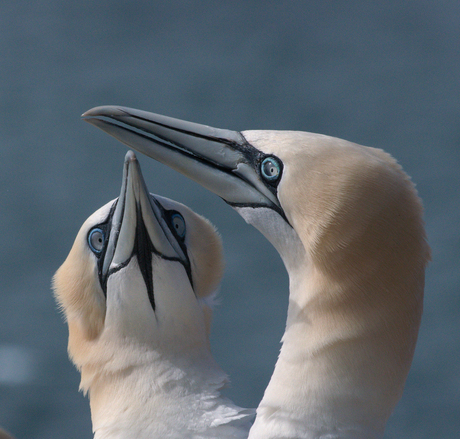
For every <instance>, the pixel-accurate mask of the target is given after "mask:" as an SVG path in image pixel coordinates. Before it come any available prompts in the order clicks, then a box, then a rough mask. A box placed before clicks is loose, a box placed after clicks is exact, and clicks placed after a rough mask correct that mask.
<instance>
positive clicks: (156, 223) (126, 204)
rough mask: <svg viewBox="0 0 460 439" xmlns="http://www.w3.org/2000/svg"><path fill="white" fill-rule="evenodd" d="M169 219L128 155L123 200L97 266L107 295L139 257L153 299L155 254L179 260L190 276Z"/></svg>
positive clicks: (131, 154)
mask: <svg viewBox="0 0 460 439" xmlns="http://www.w3.org/2000/svg"><path fill="white" fill-rule="evenodd" d="M167 215H168V213H167V212H166V211H165V209H164V208H163V207H162V205H161V204H160V203H159V202H158V201H157V200H156V198H155V197H154V196H153V195H152V194H149V192H148V189H147V186H146V185H145V182H144V178H143V176H142V172H141V168H140V166H139V162H138V161H137V158H136V155H135V154H134V152H132V151H128V153H127V154H126V157H125V162H124V169H123V183H122V187H121V192H120V197H119V198H118V200H117V202H116V203H115V204H114V206H113V207H112V211H111V213H110V215H109V221H108V224H107V227H106V233H107V237H106V238H105V245H104V249H103V252H102V253H101V255H100V259H99V264H98V266H99V276H100V282H101V286H102V288H103V290H104V292H105V289H106V284H107V279H108V277H109V276H110V275H111V274H112V273H114V272H116V271H118V270H120V269H121V268H123V267H125V266H126V265H127V264H128V263H129V261H130V260H131V258H132V257H133V256H134V255H137V256H138V258H137V259H138V263H139V267H140V270H141V272H142V275H143V277H144V281H145V283H146V286H147V290H148V292H149V295H150V293H151V294H152V297H153V286H152V273H151V272H152V264H151V261H152V253H156V254H158V255H160V256H161V257H163V258H166V259H170V260H178V261H179V262H181V263H182V264H183V265H184V267H185V269H186V271H187V273H188V274H189V277H190V276H191V275H190V262H189V259H188V257H187V252H186V250H185V247H184V246H183V245H181V244H180V243H179V241H178V240H177V239H176V237H175V236H174V234H173V232H172V231H171V229H170V228H169V226H168V221H167V219H168V218H167ZM93 230H94V229H93ZM97 230H100V229H97ZM90 234H91V231H90Z"/></svg>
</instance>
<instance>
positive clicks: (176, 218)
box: [171, 213, 185, 238]
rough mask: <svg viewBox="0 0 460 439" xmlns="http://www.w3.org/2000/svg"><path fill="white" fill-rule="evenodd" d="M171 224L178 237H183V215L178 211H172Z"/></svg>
mask: <svg viewBox="0 0 460 439" xmlns="http://www.w3.org/2000/svg"><path fill="white" fill-rule="evenodd" d="M171 224H172V226H173V227H174V230H175V231H176V233H177V235H178V236H179V238H183V237H184V236H185V220H184V217H183V216H182V215H181V214H180V213H173V214H172V215H171Z"/></svg>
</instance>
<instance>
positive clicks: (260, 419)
mask: <svg viewBox="0 0 460 439" xmlns="http://www.w3.org/2000/svg"><path fill="white" fill-rule="evenodd" d="M84 117H85V118H86V120H87V121H88V122H90V123H92V124H94V125H96V126H98V127H100V128H101V129H103V130H104V131H106V132H108V133H109V134H111V135H113V136H114V137H116V138H118V139H119V140H121V141H123V142H124V143H126V144H127V145H129V146H131V147H133V148H134V149H137V150H139V151H141V152H143V153H145V154H147V155H149V156H150V157H153V158H155V159H157V160H159V161H161V162H163V163H165V164H167V165H168V166H171V167H172V168H174V169H176V170H178V171H179V172H182V173H183V174H185V175H187V176H189V177H190V178H192V179H194V180H195V181H197V182H199V183H200V184H202V185H203V186H205V187H207V188H208V189H210V190H211V191H213V192H215V193H216V194H217V195H219V196H220V197H222V198H223V199H224V200H225V201H227V202H228V203H229V204H230V205H232V206H233V207H234V208H235V209H236V210H237V211H238V212H239V213H240V215H242V216H243V217H244V218H245V220H246V221H247V222H248V223H251V224H253V225H254V226H255V227H256V228H257V229H259V230H260V231H261V232H262V233H263V234H264V235H265V236H266V238H267V239H268V240H269V241H270V242H271V243H272V244H273V245H274V246H275V248H276V249H277V250H278V252H279V253H280V255H281V257H282V259H283V261H284V264H285V266H286V269H287V271H288V273H289V281H290V291H289V308H288V316H287V322H286V331H285V334H284V336H283V339H282V342H283V345H282V348H281V352H280V355H279V359H278V361H277V364H276V366H275V370H274V373H273V376H272V378H271V380H270V383H269V385H268V387H267V389H266V391H265V394H264V397H263V398H262V401H261V403H260V405H259V407H258V409H257V417H256V420H255V423H254V426H253V427H252V429H251V431H250V434H249V438H250V439H269V438H286V439H287V438H306V439H319V438H322V439H326V438H327V439H338V438H340V439H351V438H353V439H368V438H369V439H370V438H373V439H374V438H381V437H382V435H383V431H384V428H385V424H386V422H387V420H388V418H389V416H390V414H391V412H392V410H393V408H394V406H395V405H396V403H397V401H398V400H399V398H400V397H401V394H402V391H403V387H404V382H405V380H406V377H407V374H408V371H409V368H410V364H411V361H412V356H413V352H414V348H415V343H416V339H417V334H418V328H419V324H420V318H421V314H422V307H423V289H424V273H425V266H426V264H427V261H428V260H429V257H430V251H429V247H428V245H427V243H426V237H425V231H424V225H423V221H422V205H421V202H420V200H419V198H418V196H417V193H416V191H415V188H414V185H413V184H412V182H411V181H410V179H409V177H408V176H407V175H406V174H405V173H404V171H403V170H402V168H401V167H400V166H399V165H398V164H397V163H396V161H395V160H394V159H393V158H392V157H391V156H390V155H389V154H387V153H385V152H383V151H382V150H379V149H374V148H369V147H365V146H361V145H357V144H353V143H351V142H347V141H345V140H341V139H337V138H332V137H329V136H324V135H319V134H312V133H305V132H289V131H244V132H242V133H239V132H234V131H229V130H220V129H216V128H211V127H207V126H203V125H198V124H193V123H190V122H184V121H180V120H177V119H172V118H168V117H165V116H161V115H156V114H153V113H147V112H143V111H140V110H134V109H129V108H123V107H98V108H94V109H92V110H90V111H88V112H87V113H85V114H84Z"/></svg>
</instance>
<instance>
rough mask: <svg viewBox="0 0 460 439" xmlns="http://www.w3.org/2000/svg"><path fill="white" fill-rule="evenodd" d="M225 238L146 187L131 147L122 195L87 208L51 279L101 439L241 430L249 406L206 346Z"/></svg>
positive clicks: (225, 434) (226, 434)
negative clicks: (229, 387) (229, 395)
mask: <svg viewBox="0 0 460 439" xmlns="http://www.w3.org/2000/svg"><path fill="white" fill-rule="evenodd" d="M222 270H223V260H222V248H221V241H220V237H219V236H218V234H217V233H216V231H215V229H214V227H213V226H212V225H211V224H210V223H209V222H208V221H207V220H206V219H204V218H202V217H201V216H199V215H197V214H195V213H194V212H192V211H191V210H190V209H189V208H187V207H186V206H184V205H182V204H179V203H176V202H174V201H171V200H168V199H166V198H163V197H159V196H153V195H149V194H148V192H147V189H146V187H145V183H144V181H143V179H142V175H141V172H140V167H139V164H138V162H137V160H136V158H135V156H134V153H132V152H129V153H128V154H127V156H126V159H125V167H124V176H123V187H122V190H121V194H120V197H119V198H118V199H117V200H114V201H111V202H110V203H108V204H106V205H105V206H103V207H102V208H101V209H99V210H98V211H97V212H95V213H94V214H93V215H91V216H90V217H89V218H88V219H87V220H86V221H85V223H84V224H83V226H82V228H81V229H80V231H79V233H78V235H77V238H76V240H75V243H74V245H73V247H72V250H71V251H70V254H69V256H68V257H67V259H66V261H65V262H64V264H63V265H62V266H61V267H60V268H59V270H58V271H57V273H56V275H55V277H54V290H55V295H56V298H57V300H58V302H59V304H60V305H61V307H62V309H63V311H64V313H65V316H66V319H67V323H68V326H69V355H70V357H71V359H72V361H73V362H74V363H75V365H76V366H77V368H78V369H79V370H80V372H81V378H82V379H81V386H80V387H81V389H82V390H83V391H84V392H88V393H89V398H90V405H91V417H92V423H93V431H94V437H95V439H103V438H111V439H113V438H119V439H133V438H137V439H142V438H145V439H147V438H148V439H152V438H158V439H160V438H216V439H217V438H219V439H220V438H245V437H247V434H248V430H249V427H250V425H251V421H252V419H253V413H254V412H253V411H251V410H245V409H241V408H240V407H237V406H236V405H234V404H233V403H232V402H231V401H229V400H228V399H226V398H224V397H222V396H221V395H220V389H221V388H222V387H223V386H224V385H225V384H226V382H227V376H226V374H225V373H224V372H223V371H222V370H221V369H220V367H219V366H218V365H217V364H216V362H215V361H214V359H213V357H212V355H211V352H210V346H209V331H210V324H211V316H212V299H213V294H214V292H215V290H216V288H217V286H218V284H219V282H220V279H221V276H222Z"/></svg>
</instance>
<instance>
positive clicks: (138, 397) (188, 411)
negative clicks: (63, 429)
mask: <svg viewBox="0 0 460 439" xmlns="http://www.w3.org/2000/svg"><path fill="white" fill-rule="evenodd" d="M87 372H88V373H89V374H93V372H92V371H87ZM84 374H85V370H82V378H83V377H84ZM226 379H227V377H226V375H225V374H224V372H223V371H222V370H221V369H220V368H219V367H218V366H217V365H216V363H215V362H214V361H213V360H212V358H190V361H184V360H183V359H179V360H177V359H174V358H169V359H168V358H161V357H159V356H158V357H157V358H156V360H152V359H151V360H150V362H149V363H148V364H145V365H144V366H134V367H129V368H127V369H125V370H121V371H117V372H113V373H108V374H104V375H102V374H97V375H94V376H93V379H92V383H91V385H90V388H89V394H90V405H91V417H92V421H93V431H94V433H95V434H94V438H95V439H102V438H110V439H115V438H117V439H132V438H137V439H144V438H145V439H147V438H148V439H154V438H158V439H160V438H162V439H163V438H181V439H182V438H185V437H186V438H195V437H196V438H198V437H206V438H216V439H217V438H219V439H220V438H226V437H232V438H246V437H247V434H248V430H249V427H250V421H251V420H252V418H253V415H252V413H251V411H249V410H244V409H241V408H239V407H237V406H235V405H234V404H233V403H232V402H231V401H229V400H227V399H226V398H223V397H222V396H221V395H220V391H219V390H220V388H222V387H223V386H224V384H225V382H226Z"/></svg>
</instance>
